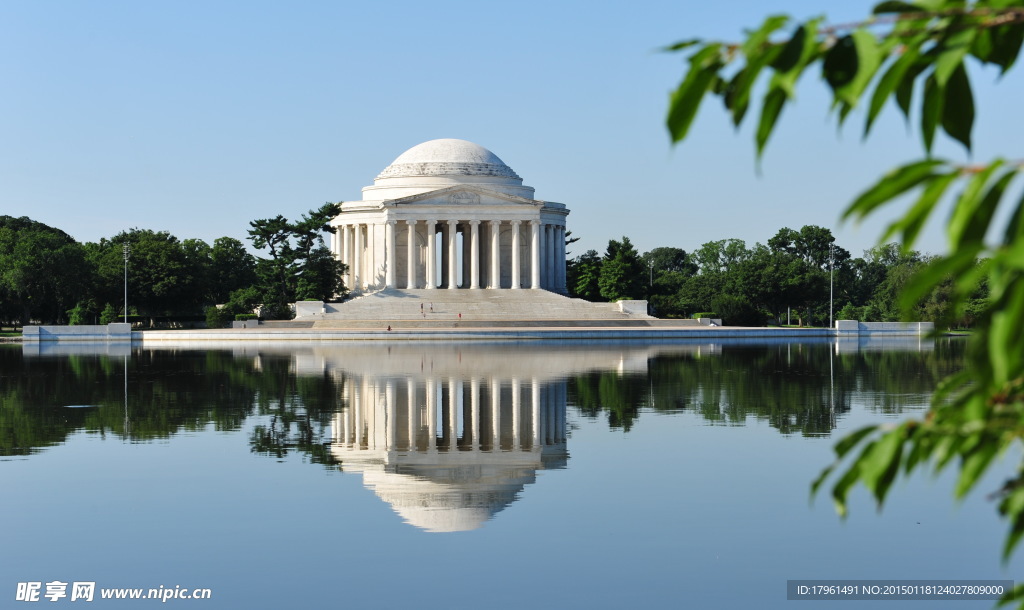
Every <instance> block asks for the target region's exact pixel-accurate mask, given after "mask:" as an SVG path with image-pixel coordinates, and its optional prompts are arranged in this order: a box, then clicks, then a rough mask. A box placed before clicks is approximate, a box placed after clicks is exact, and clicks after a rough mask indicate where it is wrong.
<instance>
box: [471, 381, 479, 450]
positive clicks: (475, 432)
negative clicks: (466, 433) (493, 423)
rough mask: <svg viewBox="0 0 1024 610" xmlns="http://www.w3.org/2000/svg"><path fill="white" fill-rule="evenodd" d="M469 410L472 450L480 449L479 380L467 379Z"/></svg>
mask: <svg viewBox="0 0 1024 610" xmlns="http://www.w3.org/2000/svg"><path fill="white" fill-rule="evenodd" d="M469 410H470V417H471V418H472V428H471V429H470V434H471V435H472V436H473V451H478V450H479V449H480V380H479V379H477V378H475V377H474V378H473V379H470V380H469Z"/></svg>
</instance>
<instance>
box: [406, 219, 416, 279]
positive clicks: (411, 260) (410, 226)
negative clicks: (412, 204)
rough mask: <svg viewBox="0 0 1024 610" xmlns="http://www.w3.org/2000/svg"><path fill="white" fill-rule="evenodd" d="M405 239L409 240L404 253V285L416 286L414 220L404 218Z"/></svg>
mask: <svg viewBox="0 0 1024 610" xmlns="http://www.w3.org/2000/svg"><path fill="white" fill-rule="evenodd" d="M405 224H406V231H405V234H406V236H407V237H406V239H408V240H409V243H408V244H407V245H408V248H407V249H408V252H407V253H406V263H405V264H406V270H405V287H406V288H416V221H415V220H406V221H405Z"/></svg>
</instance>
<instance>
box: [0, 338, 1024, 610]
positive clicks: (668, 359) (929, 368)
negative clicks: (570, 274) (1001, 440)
mask: <svg viewBox="0 0 1024 610" xmlns="http://www.w3.org/2000/svg"><path fill="white" fill-rule="evenodd" d="M0 348H2V349H0V485H2V489H3V502H2V503H0V516H2V518H3V519H2V520H3V524H4V529H3V534H2V540H3V543H2V546H0V607H3V608H7V607H33V606H31V605H30V603H31V602H21V601H17V600H16V597H17V593H18V587H19V583H32V582H39V583H43V586H42V591H41V592H40V597H39V600H40V601H39V602H36V603H37V604H39V605H42V606H44V607H60V606H70V607H72V608H74V607H76V604H78V605H85V604H88V605H86V606H85V607H111V608H117V607H121V608H129V607H132V608H134V607H150V606H156V605H157V604H159V603H160V602H157V601H156V600H140V601H129V600H125V599H120V600H119V599H100V593H99V591H100V589H101V588H108V589H109V588H139V589H145V590H148V589H151V588H154V589H155V588H159V587H163V589H164V590H168V589H176V590H177V589H181V590H189V591H191V590H193V589H198V588H206V589H209V590H210V599H204V600H184V599H170V600H168V601H167V602H166V605H167V607H196V608H312V607H322V608H412V609H427V608H623V607H630V608H632V607H643V608H647V607H658V608H662V607H678V608H782V607H796V608H805V607H806V608H811V607H833V606H834V605H835V604H837V603H838V602H797V601H787V600H786V581H787V580H791V579H792V580H796V579H800V580H808V579H851V580H852V579H862V580H863V579H869V580H896V579H922V580H933V579H958V580H962V579H1013V578H1014V577H1015V575H1017V574H1019V573H1020V567H1021V565H1022V563H1021V561H1019V560H1015V561H1012V562H1011V563H1010V564H1009V565H1008V566H1003V565H1001V564H1000V561H999V557H1000V548H1001V543H1002V540H1003V536H1004V533H1005V524H1004V523H1002V522H1000V520H999V519H998V517H997V515H996V510H995V506H994V505H993V503H992V502H991V501H989V500H988V499H986V494H987V493H988V492H990V491H992V490H994V489H996V488H997V487H998V486H999V483H1000V480H1001V479H1000V476H999V474H1000V473H1007V472H1009V470H1010V468H1011V467H1012V465H1013V460H1012V459H1010V458H1006V460H1005V461H1004V462H1001V463H999V464H997V465H996V467H995V471H994V472H993V473H992V476H990V477H989V478H988V479H986V480H985V481H983V482H982V483H981V485H980V486H979V489H978V490H977V491H976V492H975V493H973V494H972V495H971V496H970V497H968V498H967V499H966V500H965V501H963V502H961V503H955V502H954V501H953V499H952V476H951V475H952V473H949V474H944V475H941V476H939V477H929V476H917V477H914V478H912V479H910V480H900V481H898V482H897V483H896V484H895V485H894V489H893V491H892V493H891V499H890V501H889V502H888V503H887V504H886V506H885V507H884V510H883V511H882V512H881V513H879V512H877V511H876V509H875V506H874V504H873V502H872V501H871V499H870V498H869V497H868V494H867V493H866V492H865V491H864V490H863V489H860V490H858V492H857V493H856V494H855V497H854V501H853V503H852V508H851V516H850V517H849V518H848V519H847V520H846V521H845V522H844V521H841V520H840V519H839V518H838V517H837V516H836V514H835V512H834V510H833V508H832V505H831V501H830V499H829V497H828V495H827V493H826V494H823V495H822V496H821V497H819V498H817V499H816V500H815V501H814V502H813V503H811V502H810V499H809V486H810V482H811V481H812V480H813V479H814V478H815V477H816V476H817V474H818V473H819V472H820V471H821V469H822V468H823V467H825V466H826V465H828V464H829V463H830V462H831V460H832V457H833V453H832V447H833V445H834V444H835V442H836V441H837V440H838V439H839V438H841V437H842V436H843V435H844V434H845V433H847V432H849V431H851V430H853V429H856V428H858V427H860V426H862V425H865V424H867V423H873V422H884V421H898V420H900V419H903V418H907V417H913V416H919V415H921V413H922V411H923V409H924V408H925V407H926V406H927V404H928V400H929V394H930V392H931V391H932V389H933V388H934V387H935V384H936V382H937V381H938V380H939V379H941V378H942V377H943V376H944V375H946V374H948V373H950V372H953V371H955V370H958V369H959V368H960V367H961V366H962V363H963V343H962V342H961V341H959V340H955V339H940V340H936V341H934V342H933V341H930V340H918V339H912V340H911V339H908V340H905V341H892V340H890V341H887V342H861V343H858V342H857V341H856V340H854V341H852V342H844V343H842V344H836V343H835V342H832V341H825V340H822V341H820V342H803V343H796V342H792V343H790V342H780V343H763V342H762V343H746V342H744V343H728V342H727V343H718V344H713V343H692V344H687V343H675V344H669V345H640V344H613V345H607V344H606V345H602V344H580V345H566V344H549V343H533V344H521V345H517V344H498V345H451V344H442V343H429V344H415V343H412V344H409V343H406V344H383V343H381V344H343V343H338V344H311V343H303V344H295V345H266V344H264V345H246V344H232V345H223V346H206V345H196V344H192V345H188V344H182V345H178V346H167V347H162V348H149V347H147V348H145V349H143V348H141V347H139V346H135V347H134V348H128V347H127V346H123V347H118V346H115V345H111V346H107V345H93V346H88V345H69V346H65V345H59V346H57V345H45V344H44V345H43V346H42V347H39V346H30V345H25V346H10V345H7V346H0ZM1011 457H1013V456H1011ZM54 581H56V582H63V583H74V582H95V583H96V584H95V586H96V593H95V599H94V601H93V602H91V603H89V602H84V601H83V600H76V601H71V600H70V596H71V595H70V594H71V591H70V587H69V589H68V591H67V593H68V597H65V598H61V599H59V600H58V601H57V602H51V601H49V599H47V598H45V597H43V595H44V594H45V593H46V583H51V582H54ZM22 586H23V587H24V585H22ZM838 604H839V606H842V607H844V608H846V607H850V606H857V607H860V606H868V605H877V602H844V603H838ZM903 604H909V606H911V607H933V606H934V602H900V603H899V605H900V606H901V607H903ZM949 605H950V606H951V607H952V606H955V607H956V608H989V607H992V606H993V605H994V602H988V601H980V602H979V601H958V602H950V604H949ZM836 607H838V606H836Z"/></svg>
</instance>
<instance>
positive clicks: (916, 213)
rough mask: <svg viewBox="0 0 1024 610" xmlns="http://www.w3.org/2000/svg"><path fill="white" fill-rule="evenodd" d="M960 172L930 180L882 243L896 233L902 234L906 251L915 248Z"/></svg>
mask: <svg viewBox="0 0 1024 610" xmlns="http://www.w3.org/2000/svg"><path fill="white" fill-rule="evenodd" d="M959 175H960V174H959V172H957V171H952V172H949V173H947V174H939V175H936V176H934V177H932V178H930V179H929V180H928V182H927V183H926V184H927V186H926V187H925V188H924V191H923V192H922V193H921V196H920V197H919V198H918V200H917V202H916V203H915V204H914V205H913V207H911V208H910V210H908V211H907V213H906V214H904V215H903V217H902V218H900V219H899V220H896V221H895V222H893V223H892V224H891V225H889V228H888V229H887V230H886V232H885V234H884V235H883V236H882V239H881V240H880V241H882V242H885V241H888V240H889V238H890V237H892V236H893V235H895V234H896V233H902V238H903V239H902V241H903V247H904V249H910V248H913V247H914V242H915V241H916V240H917V236H918V234H919V233H920V232H921V229H922V228H923V227H924V224H925V222H927V220H928V217H929V216H930V215H931V213H932V210H933V209H935V204H937V203H938V202H939V199H941V198H942V195H943V194H945V192H946V189H947V188H949V185H950V184H952V183H953V182H954V181H955V180H956V179H957V178H958V177H959Z"/></svg>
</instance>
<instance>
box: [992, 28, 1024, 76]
mask: <svg viewBox="0 0 1024 610" xmlns="http://www.w3.org/2000/svg"><path fill="white" fill-rule="evenodd" d="M991 36H992V53H991V54H990V55H989V61H990V62H991V63H994V64H996V65H997V66H1000V67H1001V68H1002V69H1003V70H1002V74H1006V72H1007V70H1009V69H1010V68H1011V67H1013V64H1014V62H1016V61H1017V57H1018V56H1019V55H1020V48H1021V44H1022V43H1024V25H1021V24H1020V23H1016V24H1012V25H1004V26H1000V27H998V28H993V29H992V30H991Z"/></svg>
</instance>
